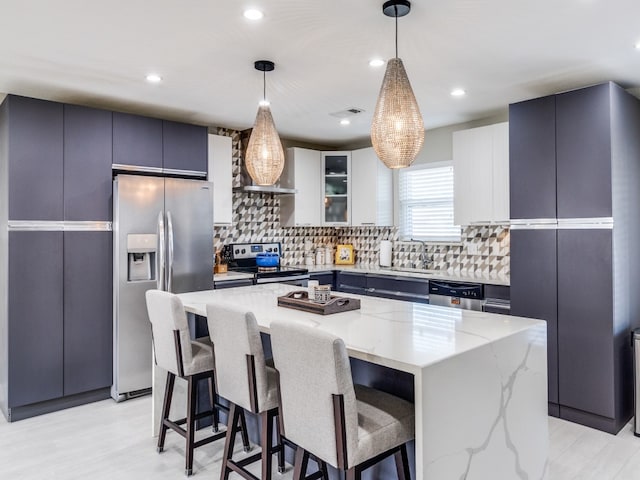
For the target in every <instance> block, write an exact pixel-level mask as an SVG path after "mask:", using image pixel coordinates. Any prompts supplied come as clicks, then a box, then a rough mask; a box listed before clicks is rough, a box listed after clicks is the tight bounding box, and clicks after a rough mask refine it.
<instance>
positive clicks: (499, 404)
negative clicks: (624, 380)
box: [421, 325, 548, 480]
mask: <svg viewBox="0 0 640 480" xmlns="http://www.w3.org/2000/svg"><path fill="white" fill-rule="evenodd" d="M546 352H547V350H546V325H540V326H539V327H536V328H532V329H529V330H526V331H524V332H520V333H517V334H515V335H512V336H510V337H507V338H504V339H501V340H499V341H496V342H494V343H490V344H488V345H484V346H481V347H479V348H476V349H474V350H471V351H468V352H465V353H464V354H462V355H459V356H457V357H454V358H450V359H448V361H446V362H440V363H438V364H435V365H432V366H430V367H428V368H426V369H425V370H424V371H423V375H422V389H421V390H422V395H423V399H422V403H423V405H425V406H426V408H425V409H424V410H423V418H422V420H421V421H422V423H423V428H422V429H421V430H422V432H424V439H423V441H424V452H425V458H424V465H423V468H424V475H423V478H425V479H445V478H446V479H456V480H457V479H460V480H463V479H464V480H487V479H489V478H490V479H492V480H519V479H522V480H524V479H527V480H542V479H546V478H547V458H548V424H547V353H546ZM451 379H456V380H455V381H453V382H452V381H451Z"/></svg>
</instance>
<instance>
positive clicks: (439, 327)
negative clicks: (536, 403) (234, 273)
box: [178, 283, 546, 374]
mask: <svg viewBox="0 0 640 480" xmlns="http://www.w3.org/2000/svg"><path fill="white" fill-rule="evenodd" d="M299 289H300V287H295V286H291V285H284V284H278V283H273V284H265V285H254V286H250V287H236V288H229V289H223V290H208V291H202V292H189V293H183V294H179V295H178V296H179V297H180V299H181V300H182V302H183V303H184V306H185V309H186V310H187V311H189V312H192V313H195V314H198V315H203V316H206V304H207V303H209V302H219V303H222V304H229V305H232V306H238V305H242V306H243V307H246V308H247V309H249V310H251V311H253V312H255V314H256V319H257V321H258V325H259V327H260V329H261V330H262V331H263V332H266V333H268V332H269V325H270V324H271V322H272V321H273V320H275V319H285V320H286V319H290V320H293V321H300V322H304V323H306V324H308V325H312V326H314V327H317V328H320V329H323V330H326V331H328V332H331V333H333V334H334V335H337V336H339V337H341V338H342V339H343V340H344V342H345V344H346V346H347V349H348V350H349V355H351V356H353V357H355V358H360V359H362V360H366V361H369V362H372V363H377V364H379V365H385V366H388V367H392V368H395V369H398V370H402V371H406V372H410V373H414V374H415V373H417V372H420V371H421V370H422V369H424V368H425V367H428V366H430V365H433V364H436V363H438V362H441V361H442V360H445V359H447V358H451V357H454V356H456V355H459V354H462V353H465V352H467V351H470V350H473V349H475V348H479V347H482V346H486V345H489V344H491V343H493V342H496V341H498V340H501V339H504V338H507V337H509V336H511V335H515V334H517V333H521V332H523V331H525V330H528V329H531V328H540V327H541V326H544V327H546V324H545V322H543V321H541V320H533V319H529V318H522V317H514V316H505V315H497V314H491V313H484V312H475V311H470V310H460V309H453V308H448V307H438V306H434V305H423V304H417V303H412V302H403V301H398V300H389V299H381V298H375V297H366V296H359V295H351V294H342V293H338V294H337V295H339V296H344V297H354V298H359V299H360V302H361V308H360V309H359V310H353V311H350V312H343V313H337V314H333V315H327V316H322V315H317V314H313V313H307V312H302V311H299V310H293V309H290V308H285V307H278V305H277V297H278V296H280V295H285V294H286V293H288V292H291V291H294V290H299ZM543 331H544V329H543Z"/></svg>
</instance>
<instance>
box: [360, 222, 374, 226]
mask: <svg viewBox="0 0 640 480" xmlns="http://www.w3.org/2000/svg"><path fill="white" fill-rule="evenodd" d="M375 224H376V222H361V223H360V225H375Z"/></svg>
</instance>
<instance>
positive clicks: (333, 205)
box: [321, 152, 351, 226]
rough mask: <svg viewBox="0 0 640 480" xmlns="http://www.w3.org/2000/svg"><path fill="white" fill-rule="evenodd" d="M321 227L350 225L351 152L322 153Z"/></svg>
mask: <svg viewBox="0 0 640 480" xmlns="http://www.w3.org/2000/svg"><path fill="white" fill-rule="evenodd" d="M321 155H322V192H323V195H324V202H323V208H322V212H323V215H322V225H326V226H345V225H351V152H322V153H321Z"/></svg>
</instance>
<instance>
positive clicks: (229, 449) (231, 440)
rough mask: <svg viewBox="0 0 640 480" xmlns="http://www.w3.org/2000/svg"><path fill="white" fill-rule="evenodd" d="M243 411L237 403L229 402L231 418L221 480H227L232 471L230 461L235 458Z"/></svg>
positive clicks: (225, 443) (228, 425)
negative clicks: (234, 448) (235, 447)
mask: <svg viewBox="0 0 640 480" xmlns="http://www.w3.org/2000/svg"><path fill="white" fill-rule="evenodd" d="M241 412H242V409H241V408H240V407H238V406H237V405H236V404H235V403H232V402H229V418H228V420H227V435H226V438H225V440H224V452H223V454H222V470H221V472H220V480H227V479H228V478H229V473H231V469H230V468H229V460H231V457H232V456H233V446H234V444H235V443H236V433H237V432H238V422H239V420H240V417H241Z"/></svg>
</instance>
